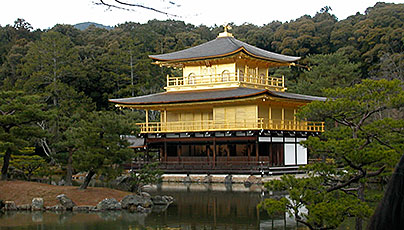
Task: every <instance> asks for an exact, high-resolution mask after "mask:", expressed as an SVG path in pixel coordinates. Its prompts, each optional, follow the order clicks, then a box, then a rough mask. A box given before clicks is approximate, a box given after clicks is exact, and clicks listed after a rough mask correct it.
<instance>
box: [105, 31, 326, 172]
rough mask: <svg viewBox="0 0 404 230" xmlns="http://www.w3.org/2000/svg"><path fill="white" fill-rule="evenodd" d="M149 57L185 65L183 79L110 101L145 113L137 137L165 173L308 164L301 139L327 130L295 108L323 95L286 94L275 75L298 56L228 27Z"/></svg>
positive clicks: (272, 168)
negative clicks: (245, 38) (152, 114)
mask: <svg viewBox="0 0 404 230" xmlns="http://www.w3.org/2000/svg"><path fill="white" fill-rule="evenodd" d="M149 57H150V58H151V59H153V61H154V64H158V65H160V66H162V67H174V68H180V69H182V76H167V85H166V87H165V92H162V93H156V94H150V95H144V96H139V97H131V98H120V99H110V102H113V103H115V104H116V106H118V107H123V108H131V109H139V110H145V114H146V118H145V122H144V123H140V124H138V125H139V126H140V135H139V136H140V138H141V139H137V140H136V142H137V145H138V146H144V147H145V149H146V151H156V152H158V153H159V156H160V163H161V164H160V167H161V168H162V169H163V171H165V172H166V173H169V172H181V173H250V174H254V173H263V172H264V173H271V172H274V171H277V170H293V169H297V168H298V166H300V165H305V164H307V163H308V151H307V149H306V148H305V147H303V146H302V145H300V144H299V142H300V141H302V140H306V138H307V137H308V136H310V135H316V134H318V133H319V132H322V131H323V130H324V123H323V122H309V121H299V120H297V119H296V117H295V113H296V111H297V110H298V109H299V107H301V106H303V105H305V104H307V103H310V102H311V101H315V100H325V98H322V97H314V96H308V95H301V94H294V93H288V92H286V87H285V79H284V77H274V76H271V75H270V71H271V68H276V67H281V66H293V65H295V62H296V61H297V60H299V59H300V58H299V57H293V56H286V55H282V54H277V53H273V52H269V51H266V50H263V49H260V48H257V47H254V46H252V45H249V44H247V43H244V42H242V41H239V40H237V39H235V38H234V37H233V35H232V34H231V33H229V32H228V31H227V27H225V30H224V32H222V33H220V34H219V36H218V37H217V38H216V39H214V40H212V41H209V42H206V43H203V44H201V45H198V46H195V47H191V48H188V49H185V50H181V51H177V52H173V53H167V54H161V55H150V56H149ZM149 111H159V113H160V121H150V120H149ZM139 140H140V144H139Z"/></svg>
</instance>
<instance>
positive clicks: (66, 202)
mask: <svg viewBox="0 0 404 230" xmlns="http://www.w3.org/2000/svg"><path fill="white" fill-rule="evenodd" d="M56 198H57V199H58V200H59V202H60V204H61V205H62V206H63V207H64V208H65V209H67V210H72V209H73V207H74V206H76V204H75V203H74V202H73V201H72V200H71V199H70V198H69V197H67V196H66V195H65V194H60V195H58V196H56Z"/></svg>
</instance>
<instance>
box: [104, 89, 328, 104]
mask: <svg viewBox="0 0 404 230" xmlns="http://www.w3.org/2000/svg"><path fill="white" fill-rule="evenodd" d="M264 93H267V94H269V95H271V96H275V97H281V98H286V99H295V100H303V101H325V100H326V98H324V97H316V96H309V95H302V94H295V93H286V92H279V91H271V90H267V89H252V88H244V87H237V88H230V89H221V90H198V91H182V92H162V93H156V94H149V95H144V96H139V97H130V98H118V99H109V100H108V101H109V102H113V103H117V104H125V105H152V104H172V103H189V102H201V101H213V100H227V99H236V98H246V97H252V96H258V95H260V94H264Z"/></svg>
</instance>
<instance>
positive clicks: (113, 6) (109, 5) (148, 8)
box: [94, 0, 181, 18]
mask: <svg viewBox="0 0 404 230" xmlns="http://www.w3.org/2000/svg"><path fill="white" fill-rule="evenodd" d="M114 2H116V3H117V4H120V5H123V6H130V7H138V8H143V9H146V10H151V11H154V12H156V13H159V14H164V15H166V16H171V17H176V18H181V16H179V15H176V14H171V13H168V12H165V11H161V10H158V9H156V8H153V7H149V6H144V5H141V4H135V3H128V2H124V1H121V0H114ZM94 4H95V5H103V6H107V7H108V8H115V9H120V10H127V11H134V10H133V9H128V8H125V7H122V6H119V5H115V4H109V3H106V2H105V1H104V0H99V2H94Z"/></svg>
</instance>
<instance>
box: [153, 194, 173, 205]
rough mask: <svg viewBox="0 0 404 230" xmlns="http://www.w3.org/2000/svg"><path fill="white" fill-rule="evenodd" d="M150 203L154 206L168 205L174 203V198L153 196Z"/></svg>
mask: <svg viewBox="0 0 404 230" xmlns="http://www.w3.org/2000/svg"><path fill="white" fill-rule="evenodd" d="M152 201H153V204H154V205H169V204H171V203H172V202H173V201H174V198H173V197H171V196H159V195H157V196H154V197H152Z"/></svg>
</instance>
